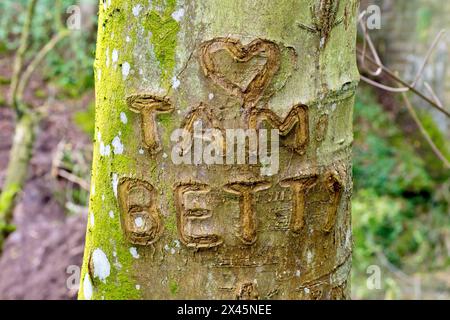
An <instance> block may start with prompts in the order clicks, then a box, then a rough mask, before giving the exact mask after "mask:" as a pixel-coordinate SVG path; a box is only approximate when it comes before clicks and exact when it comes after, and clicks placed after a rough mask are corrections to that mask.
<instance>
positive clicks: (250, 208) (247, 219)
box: [224, 181, 270, 245]
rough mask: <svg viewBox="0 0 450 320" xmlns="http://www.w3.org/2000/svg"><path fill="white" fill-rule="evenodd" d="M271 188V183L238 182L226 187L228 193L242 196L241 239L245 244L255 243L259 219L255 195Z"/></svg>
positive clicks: (240, 202) (240, 203) (240, 204)
mask: <svg viewBox="0 0 450 320" xmlns="http://www.w3.org/2000/svg"><path fill="white" fill-rule="evenodd" d="M268 188H270V183H268V182H265V181H261V182H236V183H230V184H228V185H226V186H225V187H224V190H225V191H226V192H228V193H232V194H236V195H239V196H240V201H239V206H240V223H241V234H240V235H239V238H240V239H241V241H242V242H243V243H244V244H247V245H251V244H253V243H255V241H256V238H257V235H256V227H257V219H256V211H255V208H254V196H255V193H257V192H259V191H262V190H266V189H268Z"/></svg>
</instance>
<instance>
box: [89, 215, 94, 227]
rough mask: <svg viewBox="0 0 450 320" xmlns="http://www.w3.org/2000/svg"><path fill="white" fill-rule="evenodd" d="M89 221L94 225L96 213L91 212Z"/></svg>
mask: <svg viewBox="0 0 450 320" xmlns="http://www.w3.org/2000/svg"><path fill="white" fill-rule="evenodd" d="M89 223H90V224H91V227H92V228H93V227H94V224H95V218H94V214H93V213H92V212H91V214H90V215H89Z"/></svg>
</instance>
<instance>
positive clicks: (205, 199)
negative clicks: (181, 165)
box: [118, 171, 344, 249]
mask: <svg viewBox="0 0 450 320" xmlns="http://www.w3.org/2000/svg"><path fill="white" fill-rule="evenodd" d="M319 183H321V184H322V185H323V186H324V188H323V189H324V190H326V192H328V198H329V199H330V201H329V202H328V205H327V206H326V207H325V209H324V211H323V212H324V213H325V220H324V221H325V222H324V223H323V225H322V231H323V232H325V233H329V232H331V231H332V230H333V228H334V225H335V222H336V217H337V211H338V207H339V203H340V201H341V198H342V194H343V190H344V185H343V183H342V179H341V178H340V177H339V174H338V173H337V172H336V171H329V172H326V173H325V174H323V175H317V174H310V175H306V176H300V177H294V178H289V179H284V180H282V181H281V182H280V184H279V185H280V186H281V187H283V188H289V189H290V190H291V193H292V197H290V198H289V201H290V202H291V207H292V209H291V215H290V223H289V226H290V231H291V232H292V233H293V234H299V233H301V232H302V231H303V230H304V227H305V224H306V222H305V221H306V215H307V214H308V213H307V212H306V209H305V208H306V204H307V202H308V199H307V197H306V194H307V192H308V190H309V189H311V188H313V187H314V186H315V185H316V184H319ZM272 187H274V186H273V185H272V184H271V183H270V182H268V181H250V182H249V181H237V182H233V183H228V184H226V185H224V186H223V187H222V188H221V190H222V192H223V195H225V194H233V195H236V196H238V199H239V225H238V233H237V234H236V237H237V238H238V239H239V240H240V242H241V243H242V244H243V245H252V244H254V243H255V242H256V241H257V231H258V220H259V217H258V215H261V214H264V213H261V212H257V210H256V207H255V195H257V194H258V193H259V192H261V191H264V190H268V189H270V188H272ZM118 192H119V197H118V198H119V204H120V208H121V225H122V229H123V231H124V233H125V236H126V238H127V240H128V241H129V242H131V243H133V244H137V245H147V244H151V243H153V242H155V241H156V240H157V239H158V237H159V236H160V235H161V233H162V228H163V227H162V222H161V218H160V214H159V210H158V208H157V203H158V201H157V199H156V195H157V194H158V193H157V191H156V189H155V188H154V187H153V186H152V185H151V184H149V183H147V182H145V181H141V180H136V179H129V178H122V179H121V180H120V182H119V187H118ZM174 193H175V203H176V216H177V228H178V234H179V238H180V241H181V243H183V244H184V245H186V246H187V247H190V248H197V249H199V248H212V247H216V246H219V245H221V244H222V243H223V237H222V236H221V235H219V234H215V232H214V230H215V229H216V228H214V227H215V226H214V223H213V222H212V221H213V218H214V217H213V216H214V207H213V205H212V202H213V201H211V199H212V198H214V197H216V198H217V197H218V196H219V197H220V193H218V194H217V192H216V193H215V194H214V195H213V194H212V192H211V187H210V186H209V185H207V184H204V183H196V182H189V183H179V184H177V185H176V186H175V187H174ZM216 200H217V199H216Z"/></svg>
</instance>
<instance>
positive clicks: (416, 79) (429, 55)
mask: <svg viewBox="0 0 450 320" xmlns="http://www.w3.org/2000/svg"><path fill="white" fill-rule="evenodd" d="M444 33H445V30H441V31H440V32H439V33H438V35H437V36H436V38H435V39H434V41H433V43H432V44H431V46H430V48H429V49H428V52H427V54H426V56H425V59H424V60H423V63H422V66H421V67H420V69H419V71H418V72H417V75H416V77H415V78H414V81H413V82H412V83H411V87H415V86H416V84H417V81H419V79H420V77H421V76H422V74H423V71H424V70H425V66H426V65H427V63H428V60H429V59H430V57H431V54H432V53H433V51H434V49H435V48H436V46H437V44H438V43H439V41H440V40H441V38H442V36H443V35H444Z"/></svg>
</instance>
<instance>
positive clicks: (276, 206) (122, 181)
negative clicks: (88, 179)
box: [79, 0, 358, 299]
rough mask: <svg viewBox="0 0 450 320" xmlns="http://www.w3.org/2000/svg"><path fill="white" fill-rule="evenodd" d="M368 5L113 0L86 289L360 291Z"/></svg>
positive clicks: (103, 12)
mask: <svg viewBox="0 0 450 320" xmlns="http://www.w3.org/2000/svg"><path fill="white" fill-rule="evenodd" d="M357 7H358V1H356V0H348V1H332V0H320V1H316V0H309V1H305V0H286V1H271V0H246V1H238V0H210V1H190V0H185V1H176V0H155V1H152V2H151V4H149V2H148V1H137V0H122V1H114V0H113V1H103V2H101V4H100V15H99V19H100V20H99V33H98V46H97V57H96V65H95V69H96V78H97V79H96V81H97V83H96V86H97V97H96V99H97V106H96V140H95V151H94V164H93V171H92V191H91V199H90V214H89V221H88V228H87V239H86V249H85V257H84V263H83V269H82V278H81V287H80V294H79V297H80V298H81V299H103V298H104V299H115V298H119V299H139V298H144V299H171V298H188V299H195V298H203V299H220V298H226V299H258V298H260V299H344V298H348V297H349V279H348V277H349V272H350V266H351V251H352V250H351V248H352V242H351V217H350V197H351V190H352V177H351V172H352V171H351V143H352V107H353V102H354V92H355V87H356V85H357V82H358V72H357V69H356V65H355V42H356V39H355V38H356V31H355V30H356V15H357V9H358V8H357ZM180 128H181V129H183V131H182V133H184V135H177V132H179V131H177V129H180ZM239 129H240V130H239ZM244 129H245V130H246V131H244ZM247 129H248V130H247ZM262 129H267V130H266V131H264V130H262ZM243 133H244V134H245V135H246V137H247V138H248V140H247V142H245V141H246V140H245V136H244V138H242V134H243ZM233 135H234V136H233ZM225 136H226V137H225ZM235 138H236V139H235ZM179 139H181V140H179ZM239 139H241V140H239ZM243 139H244V140H243ZM242 141H244V142H242ZM255 141H256V142H257V148H253V146H254V143H255ZM278 141H279V147H278V145H277V142H278ZM239 144H240V145H239ZM267 145H268V146H267ZM235 148H236V150H235ZM266 148H268V149H269V150H270V152H268V153H267V152H265V151H267V150H266ZM234 151H235V152H234ZM224 152H226V153H224ZM256 154H257V155H256ZM233 155H234V157H232V156H233ZM242 155H243V156H245V159H244V160H245V161H244V162H245V163H238V162H242V159H243V158H244V157H242ZM240 157H241V158H240ZM211 158H212V159H213V161H211ZM230 159H231V160H233V159H234V162H233V163H231V162H230ZM239 159H240V161H238V160H239ZM255 159H256V163H255V161H253V162H252V161H251V160H255ZM221 163H223V164H221Z"/></svg>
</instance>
